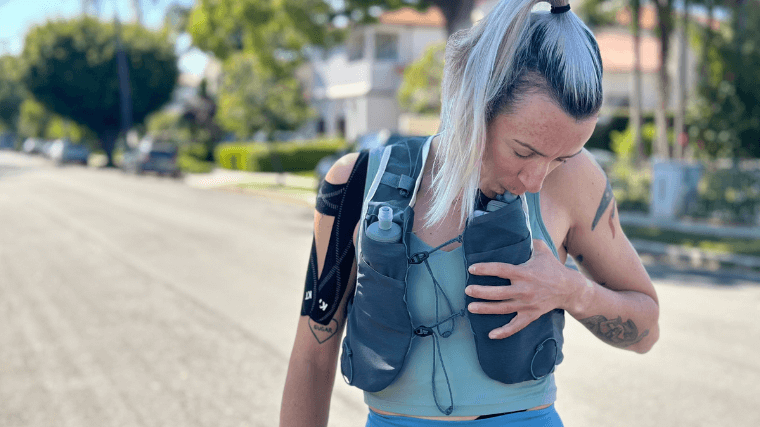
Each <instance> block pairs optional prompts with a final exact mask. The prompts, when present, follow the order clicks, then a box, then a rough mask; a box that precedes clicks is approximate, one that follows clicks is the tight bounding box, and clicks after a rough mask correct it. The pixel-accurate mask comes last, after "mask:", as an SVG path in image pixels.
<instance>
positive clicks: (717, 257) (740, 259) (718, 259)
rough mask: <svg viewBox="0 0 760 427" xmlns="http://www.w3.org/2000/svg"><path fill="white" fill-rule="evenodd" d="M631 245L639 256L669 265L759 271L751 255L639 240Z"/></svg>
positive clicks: (759, 264) (759, 261) (759, 260)
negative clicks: (647, 256) (644, 255)
mask: <svg viewBox="0 0 760 427" xmlns="http://www.w3.org/2000/svg"><path fill="white" fill-rule="evenodd" d="M631 244H632V245H633V247H634V248H635V249H636V251H637V252H638V253H639V254H648V255H653V256H655V257H658V260H659V261H664V262H669V263H675V264H684V263H687V264H689V265H691V266H692V267H695V268H699V267H704V268H708V269H713V270H714V269H718V268H721V267H741V268H746V269H760V257H755V256H751V255H737V254H726V253H719V252H708V251H703V250H700V249H696V248H688V247H685V246H678V245H668V244H665V243H659V242H652V241H649V240H641V239H631Z"/></svg>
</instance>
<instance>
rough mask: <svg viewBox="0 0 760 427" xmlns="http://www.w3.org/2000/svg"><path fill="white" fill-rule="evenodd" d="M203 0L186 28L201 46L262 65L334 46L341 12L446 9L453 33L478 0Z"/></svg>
mask: <svg viewBox="0 0 760 427" xmlns="http://www.w3.org/2000/svg"><path fill="white" fill-rule="evenodd" d="M335 3H336V2H334V1H330V0H280V1H273V0H200V1H198V2H197V3H196V5H195V7H194V8H193V10H192V11H191V12H190V15H189V17H188V18H187V30H188V33H190V35H191V36H192V38H193V43H194V44H195V45H196V46H198V47H199V48H200V49H202V50H204V51H207V52H211V53H213V54H214V55H215V56H216V57H217V58H219V59H221V60H224V59H226V58H227V57H229V56H230V55H231V54H233V53H234V52H238V51H245V52H248V53H252V54H255V55H256V56H258V57H259V60H260V61H262V64H263V65H271V64H272V63H274V62H275V61H276V60H277V59H278V58H279V59H282V58H288V59H289V60H290V61H291V62H294V63H297V62H298V61H299V60H301V59H303V48H304V47H305V46H308V45H317V46H323V45H329V44H331V43H334V42H336V41H339V40H340V39H341V36H342V33H341V31H336V29H335V28H334V27H333V26H331V25H329V24H330V22H332V20H334V19H335V18H336V17H338V16H344V17H347V18H349V19H350V20H351V21H353V22H363V23H368V22H373V21H375V19H376V18H375V17H376V16H377V15H378V13H377V12H378V11H382V10H393V9H398V8H401V7H410V6H411V7H414V8H417V9H418V10H427V9H428V8H429V7H430V6H433V5H434V6H437V7H439V8H440V9H441V11H442V13H443V15H444V16H445V18H446V30H447V33H448V34H449V35H450V34H452V33H454V32H455V31H457V30H460V29H463V28H468V27H469V26H470V14H471V13H472V10H473V7H474V3H475V2H474V0H344V1H342V2H341V3H342V5H343V7H341V8H339V9H335V8H333V4H335Z"/></svg>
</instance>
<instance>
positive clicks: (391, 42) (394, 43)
mask: <svg viewBox="0 0 760 427" xmlns="http://www.w3.org/2000/svg"><path fill="white" fill-rule="evenodd" d="M375 59H379V60H387V61H397V60H398V35H396V34H382V33H378V34H375Z"/></svg>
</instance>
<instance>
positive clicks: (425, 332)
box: [414, 326, 433, 337]
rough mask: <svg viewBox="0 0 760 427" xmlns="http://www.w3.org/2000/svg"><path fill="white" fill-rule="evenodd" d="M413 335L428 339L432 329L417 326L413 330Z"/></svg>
mask: <svg viewBox="0 0 760 427" xmlns="http://www.w3.org/2000/svg"><path fill="white" fill-rule="evenodd" d="M414 335H417V336H418V337H429V336H430V335H433V328H428V327H427V326H418V327H417V328H415V330H414Z"/></svg>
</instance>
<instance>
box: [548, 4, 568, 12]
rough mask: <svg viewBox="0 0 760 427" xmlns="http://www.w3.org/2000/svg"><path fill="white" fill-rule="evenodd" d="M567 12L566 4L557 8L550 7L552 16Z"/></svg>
mask: <svg viewBox="0 0 760 427" xmlns="http://www.w3.org/2000/svg"><path fill="white" fill-rule="evenodd" d="M568 10H570V5H569V4H566V5H564V6H557V7H554V6H552V10H551V12H552V13H554V14H558V13H565V12H567V11H568Z"/></svg>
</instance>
